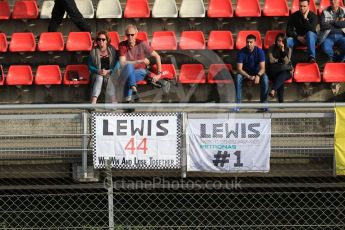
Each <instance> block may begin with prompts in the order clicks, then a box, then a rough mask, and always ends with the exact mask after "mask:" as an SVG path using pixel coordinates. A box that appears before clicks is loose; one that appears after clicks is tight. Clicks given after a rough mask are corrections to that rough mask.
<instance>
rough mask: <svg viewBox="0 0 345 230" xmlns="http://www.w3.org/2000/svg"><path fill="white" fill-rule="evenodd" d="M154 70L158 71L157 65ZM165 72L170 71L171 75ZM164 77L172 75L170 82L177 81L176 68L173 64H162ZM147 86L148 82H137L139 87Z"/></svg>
mask: <svg viewBox="0 0 345 230" xmlns="http://www.w3.org/2000/svg"><path fill="white" fill-rule="evenodd" d="M153 69H157V65H156V64H154V65H153ZM165 71H168V72H169V73H165ZM163 75H164V76H166V75H172V78H171V79H170V80H172V79H175V78H176V70H175V66H174V65H173V64H162V76H163ZM165 78H166V77H165ZM146 84H147V81H146V80H143V81H139V82H137V85H146Z"/></svg>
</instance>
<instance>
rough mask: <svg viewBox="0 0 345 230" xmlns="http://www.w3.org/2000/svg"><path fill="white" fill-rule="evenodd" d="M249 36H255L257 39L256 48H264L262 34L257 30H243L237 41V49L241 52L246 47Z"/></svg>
mask: <svg viewBox="0 0 345 230" xmlns="http://www.w3.org/2000/svg"><path fill="white" fill-rule="evenodd" d="M249 34H253V35H254V36H255V37H256V46H257V47H260V48H262V41H261V35H260V32H259V31H257V30H242V31H240V32H239V33H238V35H237V39H236V49H238V50H240V49H242V48H243V47H245V46H246V38H247V36H248V35H249Z"/></svg>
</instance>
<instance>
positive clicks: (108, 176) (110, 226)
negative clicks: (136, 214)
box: [106, 160, 114, 230]
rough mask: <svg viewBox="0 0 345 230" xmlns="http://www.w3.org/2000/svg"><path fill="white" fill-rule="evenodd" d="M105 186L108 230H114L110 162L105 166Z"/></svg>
mask: <svg viewBox="0 0 345 230" xmlns="http://www.w3.org/2000/svg"><path fill="white" fill-rule="evenodd" d="M106 181H107V183H106V186H107V189H108V212H109V230H114V200H113V199H114V193H113V187H114V186H113V176H112V172H111V161H110V160H107V166H106Z"/></svg>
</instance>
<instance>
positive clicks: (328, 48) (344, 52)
mask: <svg viewBox="0 0 345 230" xmlns="http://www.w3.org/2000/svg"><path fill="white" fill-rule="evenodd" d="M319 41H320V44H321V47H322V50H323V51H324V52H325V53H326V54H327V56H328V62H335V61H336V62H343V61H345V9H344V8H341V7H340V6H339V0H331V5H330V6H329V7H327V8H326V9H324V10H323V11H322V14H321V22H320V34H319ZM334 45H336V46H337V47H338V49H339V52H340V54H339V55H335V54H334V51H333V46H334Z"/></svg>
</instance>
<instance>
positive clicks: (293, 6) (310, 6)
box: [291, 0, 317, 14]
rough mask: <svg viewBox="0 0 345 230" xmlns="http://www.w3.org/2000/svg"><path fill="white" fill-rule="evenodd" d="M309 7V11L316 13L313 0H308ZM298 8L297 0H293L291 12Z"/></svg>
mask: <svg viewBox="0 0 345 230" xmlns="http://www.w3.org/2000/svg"><path fill="white" fill-rule="evenodd" d="M309 9H310V11H312V12H314V13H315V14H317V10H316V4H315V0H309ZM298 10H299V0H293V2H292V7H291V14H293V13H295V12H296V11H298Z"/></svg>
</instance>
